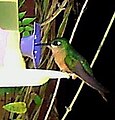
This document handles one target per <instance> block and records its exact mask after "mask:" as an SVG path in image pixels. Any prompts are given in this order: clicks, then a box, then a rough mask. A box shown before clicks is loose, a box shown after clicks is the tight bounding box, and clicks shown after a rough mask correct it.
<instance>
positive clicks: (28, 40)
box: [20, 23, 41, 68]
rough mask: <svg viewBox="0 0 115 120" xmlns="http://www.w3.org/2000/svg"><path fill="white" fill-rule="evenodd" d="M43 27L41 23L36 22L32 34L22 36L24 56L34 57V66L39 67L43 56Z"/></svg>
mask: <svg viewBox="0 0 115 120" xmlns="http://www.w3.org/2000/svg"><path fill="white" fill-rule="evenodd" d="M40 43H41V27H40V24H39V23H34V32H33V34H32V35H30V36H27V37H23V38H21V45H20V47H21V51H22V54H23V55H24V56H28V57H30V58H32V59H33V63H34V67H35V68H38V65H39V62H40V58H41V46H38V45H37V44H40Z"/></svg>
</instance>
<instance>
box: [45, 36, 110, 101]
mask: <svg viewBox="0 0 115 120" xmlns="http://www.w3.org/2000/svg"><path fill="white" fill-rule="evenodd" d="M46 45H48V47H49V48H50V49H51V50H52V54H53V57H54V60H55V62H56V64H57V65H58V67H59V68H60V70H61V71H63V72H67V73H69V74H70V75H71V76H72V79H76V78H77V77H78V78H80V79H81V80H83V81H84V82H85V83H86V84H87V85H89V86H90V87H92V88H93V89H95V90H97V91H98V92H99V93H100V94H101V96H102V97H103V99H104V100H105V101H107V99H106V98H105V93H108V90H106V89H105V88H104V87H103V86H102V85H101V84H100V83H99V82H98V81H97V80H96V79H95V77H94V75H93V71H92V69H91V68H90V65H89V64H88V62H87V60H86V59H85V58H84V57H83V56H82V55H80V54H79V53H78V52H77V51H75V49H74V48H73V47H72V46H71V45H70V44H69V41H68V40H67V39H65V38H56V39H54V40H53V41H52V42H51V43H50V44H46Z"/></svg>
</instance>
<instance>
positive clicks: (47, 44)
mask: <svg viewBox="0 0 115 120" xmlns="http://www.w3.org/2000/svg"><path fill="white" fill-rule="evenodd" d="M40 45H41V46H50V45H51V44H50V43H35V46H40Z"/></svg>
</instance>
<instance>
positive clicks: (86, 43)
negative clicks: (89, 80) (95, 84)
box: [57, 0, 115, 120]
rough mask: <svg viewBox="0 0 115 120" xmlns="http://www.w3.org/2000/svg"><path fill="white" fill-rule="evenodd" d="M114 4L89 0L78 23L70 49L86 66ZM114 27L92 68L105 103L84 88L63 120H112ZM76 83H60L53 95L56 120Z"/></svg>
mask: <svg viewBox="0 0 115 120" xmlns="http://www.w3.org/2000/svg"><path fill="white" fill-rule="evenodd" d="M114 2H115V1H114V0H89V2H88V5H87V8H86V10H85V11H84V14H83V16H82V18H81V20H80V23H79V26H78V28H77V31H76V33H75V36H74V39H73V42H72V46H73V47H74V48H75V49H76V50H77V51H78V52H79V53H80V54H81V55H83V56H84V57H85V58H86V59H87V61H88V62H89V64H90V63H91V61H92V59H93V57H94V55H95V53H96V50H97V48H98V46H99V44H100V42H101V40H102V38H103V36H104V33H105V31H106V29H107V26H108V24H109V22H110V19H111V17H112V15H113V13H114V8H115V4H114ZM75 19H76V18H75V15H73V13H71V16H70V19H69V24H68V25H67V29H66V32H65V35H64V37H66V38H68V39H69V38H70V36H71V31H72V30H73V27H74V25H75V21H76V20H75ZM114 25H115V21H114V24H113V25H112V27H111V29H110V31H109V33H108V35H107V38H106V40H105V43H104V45H103V47H102V49H101V52H100V54H99V56H98V58H97V60H96V62H95V64H94V66H93V68H92V69H93V72H94V76H95V77H96V79H97V80H98V81H99V82H101V83H102V84H103V86H105V87H106V88H107V89H108V90H109V91H110V93H109V94H107V95H106V96H107V99H108V102H105V101H104V100H103V98H102V97H101V95H100V94H99V93H98V92H97V91H95V90H93V89H92V88H90V87H89V86H87V85H84V87H83V89H82V91H81V93H80V95H79V97H78V99H77V101H76V102H75V104H74V106H73V108H72V111H71V112H70V113H69V114H68V116H67V118H66V120H84V119H85V120H94V119H97V120H105V119H106V120H115V84H114V83H115V82H114V81H115V80H114V79H115V78H114V75H115V70H114V67H115V66H114V61H115V59H114V56H113V55H114V50H115V49H114V43H113V39H114V33H113V29H114V27H113V26H114ZM80 83H81V81H80V80H79V79H78V80H76V81H74V80H66V79H63V80H61V83H60V87H59V91H58V95H57V98H58V99H57V106H58V111H59V115H60V119H61V118H62V116H63V115H64V113H65V110H66V109H65V106H67V107H68V106H69V105H70V103H71V101H72V99H73V97H74V95H75V93H76V92H77V90H78V87H79V85H80Z"/></svg>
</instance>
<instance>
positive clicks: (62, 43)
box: [50, 38, 69, 49]
mask: <svg viewBox="0 0 115 120" xmlns="http://www.w3.org/2000/svg"><path fill="white" fill-rule="evenodd" d="M68 46H69V42H68V41H67V39H65V38H56V39H54V40H52V42H51V44H50V48H51V49H66V48H67V47H68Z"/></svg>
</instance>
